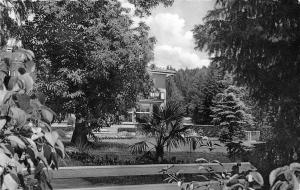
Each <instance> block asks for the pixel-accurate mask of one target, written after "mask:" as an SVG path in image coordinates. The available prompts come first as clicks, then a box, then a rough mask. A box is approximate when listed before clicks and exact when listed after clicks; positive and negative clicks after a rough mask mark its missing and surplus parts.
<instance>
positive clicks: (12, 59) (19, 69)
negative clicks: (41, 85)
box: [0, 47, 64, 190]
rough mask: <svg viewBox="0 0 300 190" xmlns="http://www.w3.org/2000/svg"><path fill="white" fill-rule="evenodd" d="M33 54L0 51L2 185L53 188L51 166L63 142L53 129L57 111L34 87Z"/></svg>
mask: <svg viewBox="0 0 300 190" xmlns="http://www.w3.org/2000/svg"><path fill="white" fill-rule="evenodd" d="M33 58H34V54H33V52H31V51H30V50H25V49H23V48H19V47H14V48H13V49H12V51H8V50H7V49H4V50H2V51H0V88H1V90H0V112H1V116H0V182H1V183H0V185H1V188H0V189H9V190H14V189H18V187H19V186H21V187H22V188H23V189H27V188H28V186H31V185H33V186H35V187H36V188H38V189H49V188H50V189H52V187H51V184H50V177H49V176H50V174H49V172H50V170H48V168H52V169H58V159H59V157H64V146H63V143H62V142H61V141H60V140H59V135H58V133H57V132H55V131H52V129H51V123H52V122H53V120H54V115H55V114H54V113H53V111H52V110H51V109H50V108H48V107H46V106H45V105H44V103H45V99H44V97H43V96H42V95H41V94H39V93H38V92H37V93H34V92H33V90H32V89H33V85H34V81H33V78H32V76H33V74H34V73H33V72H34V70H35V64H34V62H33ZM45 168H47V170H45ZM31 169H35V175H34V176H32V175H31ZM32 177H33V178H34V179H31V178H32ZM28 181H32V182H33V184H31V183H30V184H27V183H26V182H28Z"/></svg>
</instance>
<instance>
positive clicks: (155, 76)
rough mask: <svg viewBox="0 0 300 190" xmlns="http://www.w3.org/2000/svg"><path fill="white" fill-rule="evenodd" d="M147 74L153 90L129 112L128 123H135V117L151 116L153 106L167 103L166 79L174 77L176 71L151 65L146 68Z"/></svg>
mask: <svg viewBox="0 0 300 190" xmlns="http://www.w3.org/2000/svg"><path fill="white" fill-rule="evenodd" d="M148 72H149V74H150V78H151V79H152V81H153V90H152V91H151V92H150V95H149V97H141V98H140V99H139V101H138V102H137V106H136V107H135V108H132V109H131V110H129V112H128V113H129V115H130V116H129V117H128V122H132V123H135V122H136V118H137V117H142V116H143V115H149V114H151V112H152V110H153V105H159V106H162V105H165V104H166V103H167V97H168V96H167V77H169V76H172V75H174V74H175V73H176V71H174V70H169V69H162V68H158V67H156V66H153V65H152V66H150V67H149V68H148Z"/></svg>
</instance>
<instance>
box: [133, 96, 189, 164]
mask: <svg viewBox="0 0 300 190" xmlns="http://www.w3.org/2000/svg"><path fill="white" fill-rule="evenodd" d="M183 117H184V110H183V109H182V108H181V106H180V105H179V104H178V103H176V102H167V105H166V106H163V107H159V106H158V105H154V107H153V113H152V115H151V116H150V117H144V118H141V119H140V121H139V123H141V126H140V128H139V130H140V131H141V133H143V134H145V135H147V136H151V137H153V138H155V142H154V143H152V142H150V141H147V140H144V141H141V142H137V143H135V144H133V145H131V146H130V150H131V152H132V153H134V154H136V153H145V155H146V154H147V155H150V156H151V157H152V159H153V160H154V161H155V162H159V161H162V160H163V156H164V149H165V148H166V147H175V148H176V147H178V146H179V145H180V144H181V143H187V142H188V141H190V140H191V138H185V137H184V135H187V132H188V129H189V127H188V126H183V123H182V120H183ZM153 149H155V155H154V156H153V155H151V152H150V151H151V150H153Z"/></svg>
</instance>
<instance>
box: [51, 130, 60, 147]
mask: <svg viewBox="0 0 300 190" xmlns="http://www.w3.org/2000/svg"><path fill="white" fill-rule="evenodd" d="M51 134H52V139H53V142H54V144H55V143H56V141H57V140H58V138H59V135H58V133H57V131H52V133H51Z"/></svg>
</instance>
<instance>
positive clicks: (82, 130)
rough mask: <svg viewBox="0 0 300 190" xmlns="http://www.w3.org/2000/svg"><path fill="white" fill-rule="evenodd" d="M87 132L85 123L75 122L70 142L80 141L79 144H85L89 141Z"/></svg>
mask: <svg viewBox="0 0 300 190" xmlns="http://www.w3.org/2000/svg"><path fill="white" fill-rule="evenodd" d="M87 134H88V129H87V127H86V126H85V123H84V122H83V123H76V124H75V129H74V132H73V135H72V139H71V142H72V143H74V144H77V143H80V144H81V145H85V144H87V143H88V142H89V141H88V139H87Z"/></svg>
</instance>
